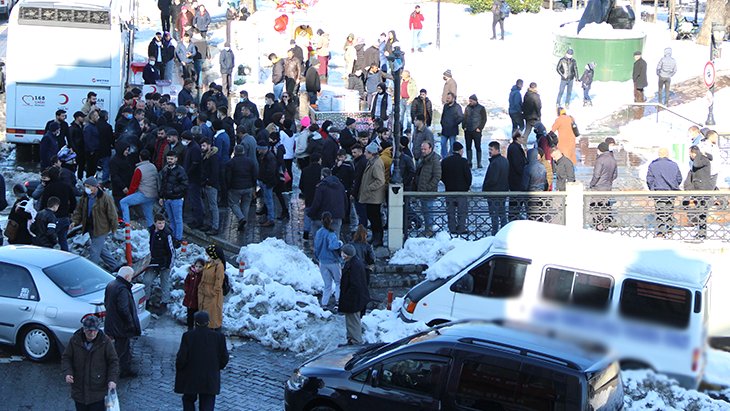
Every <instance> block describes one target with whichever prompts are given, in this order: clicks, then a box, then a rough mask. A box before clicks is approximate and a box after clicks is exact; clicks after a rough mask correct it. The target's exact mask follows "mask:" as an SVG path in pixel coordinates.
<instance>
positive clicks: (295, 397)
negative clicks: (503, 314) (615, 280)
mask: <svg viewBox="0 0 730 411" xmlns="http://www.w3.org/2000/svg"><path fill="white" fill-rule="evenodd" d="M284 392H285V396H284V404H285V409H286V411H336V410H342V411H344V410H347V411H357V410H368V411H371V410H378V409H381V410H399V411H409V410H464V411H466V410H528V409H530V410H533V409H539V410H601V411H607V410H620V409H622V408H623V385H622V382H621V375H620V368H619V365H618V363H617V362H615V361H612V360H611V359H610V357H609V356H608V354H607V352H606V351H605V350H604V349H602V348H600V347H599V346H596V345H595V344H586V343H584V342H580V341H577V340H564V339H559V338H554V337H551V336H549V335H548V334H547V333H545V332H544V331H543V330H540V329H534V328H526V327H525V326H524V325H520V324H513V323H495V322H485V321H466V322H456V323H449V324H444V325H440V326H437V327H434V328H431V329H429V330H427V331H424V332H421V333H418V334H415V335H412V336H410V337H407V338H405V339H402V340H400V341H397V342H394V343H392V344H387V345H386V344H375V345H369V346H346V347H343V348H339V349H337V350H334V351H331V352H329V353H326V354H323V355H320V356H319V357H316V358H314V359H312V360H310V361H308V362H306V363H304V364H303V365H302V366H301V367H299V368H298V369H297V370H296V371H294V374H293V375H292V376H291V378H290V379H289V380H288V381H287V382H286V384H285V388H284Z"/></svg>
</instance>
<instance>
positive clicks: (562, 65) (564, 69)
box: [555, 56, 578, 81]
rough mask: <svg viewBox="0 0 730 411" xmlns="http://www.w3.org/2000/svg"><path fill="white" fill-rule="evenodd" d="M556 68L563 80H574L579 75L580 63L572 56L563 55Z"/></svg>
mask: <svg viewBox="0 0 730 411" xmlns="http://www.w3.org/2000/svg"><path fill="white" fill-rule="evenodd" d="M555 70H556V71H557V72H558V74H560V79H561V80H563V81H573V80H575V79H576V78H577V77H578V65H577V64H576V62H575V59H574V58H572V57H565V56H563V57H561V58H560V60H558V65H557V66H556V67H555Z"/></svg>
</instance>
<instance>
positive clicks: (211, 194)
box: [200, 138, 220, 235]
mask: <svg viewBox="0 0 730 411" xmlns="http://www.w3.org/2000/svg"><path fill="white" fill-rule="evenodd" d="M200 150H201V152H202V154H203V158H202V161H201V163H200V164H201V167H200V184H201V186H202V187H203V192H204V193H205V198H206V208H207V211H208V218H209V222H206V224H205V225H204V226H203V227H202V228H201V230H203V231H205V232H206V233H207V234H208V235H217V234H218V228H219V226H220V214H219V212H218V189H219V188H220V184H219V183H220V182H219V179H220V162H219V160H218V147H215V146H214V145H213V143H212V142H211V141H210V139H208V138H204V139H203V140H201V141H200Z"/></svg>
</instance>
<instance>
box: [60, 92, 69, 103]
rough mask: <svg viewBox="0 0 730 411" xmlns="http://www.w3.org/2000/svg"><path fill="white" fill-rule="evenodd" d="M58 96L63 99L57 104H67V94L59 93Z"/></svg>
mask: <svg viewBox="0 0 730 411" xmlns="http://www.w3.org/2000/svg"><path fill="white" fill-rule="evenodd" d="M59 96H61V97H63V101H61V102H60V103H59V104H61V105H66V104H68V94H59Z"/></svg>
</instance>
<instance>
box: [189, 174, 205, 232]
mask: <svg viewBox="0 0 730 411" xmlns="http://www.w3.org/2000/svg"><path fill="white" fill-rule="evenodd" d="M185 198H187V200H188V203H190V213H191V214H192V220H193V224H195V225H200V224H202V223H203V213H204V212H205V211H204V210H203V193H202V187H200V184H198V183H189V184H188V193H187V196H186V197H185Z"/></svg>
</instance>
